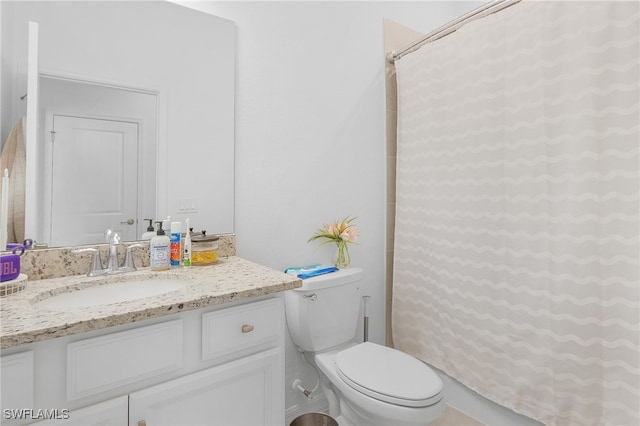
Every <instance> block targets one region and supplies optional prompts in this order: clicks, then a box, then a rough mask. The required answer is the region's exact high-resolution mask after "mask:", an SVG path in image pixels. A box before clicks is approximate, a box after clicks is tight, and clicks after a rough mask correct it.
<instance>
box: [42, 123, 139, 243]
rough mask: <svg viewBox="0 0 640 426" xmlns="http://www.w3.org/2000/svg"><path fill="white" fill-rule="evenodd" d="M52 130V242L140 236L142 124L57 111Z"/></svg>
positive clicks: (97, 241) (95, 240)
mask: <svg viewBox="0 0 640 426" xmlns="http://www.w3.org/2000/svg"><path fill="white" fill-rule="evenodd" d="M51 134H52V138H51V139H52V166H51V167H52V169H51V170H52V176H51V192H52V193H51V195H52V196H51V200H52V201H51V243H50V244H51V246H54V247H56V246H68V245H78V244H95V243H103V242H105V241H104V231H105V230H106V229H107V228H111V229H112V230H114V231H116V232H118V233H119V234H120V236H121V237H122V239H123V240H134V239H136V218H137V207H136V206H137V205H138V203H137V188H138V184H137V165H138V123H135V122H126V121H117V120H101V119H95V118H85V117H73V116H65V115H54V116H53V130H52V133H51ZM62 159H65V160H66V161H61V160H62ZM69 159H71V160H72V161H69ZM62 164H64V165H65V166H64V167H60V166H59V165H62Z"/></svg>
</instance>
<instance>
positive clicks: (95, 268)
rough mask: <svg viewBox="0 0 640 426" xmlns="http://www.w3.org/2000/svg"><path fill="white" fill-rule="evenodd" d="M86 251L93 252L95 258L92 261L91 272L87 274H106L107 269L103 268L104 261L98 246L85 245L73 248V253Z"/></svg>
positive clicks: (92, 275)
mask: <svg viewBox="0 0 640 426" xmlns="http://www.w3.org/2000/svg"><path fill="white" fill-rule="evenodd" d="M85 252H92V253H93V259H92V261H91V266H90V267H89V272H88V273H87V276H88V277H95V276H98V275H104V273H105V271H104V269H102V261H101V260H100V251H99V250H98V249H97V248H93V247H83V248H74V249H71V253H85Z"/></svg>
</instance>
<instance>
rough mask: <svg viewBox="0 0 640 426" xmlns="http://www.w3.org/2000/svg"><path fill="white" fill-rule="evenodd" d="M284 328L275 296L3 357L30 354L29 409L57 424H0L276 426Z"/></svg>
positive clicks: (280, 416) (24, 349) (280, 407)
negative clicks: (41, 412) (46, 412)
mask: <svg viewBox="0 0 640 426" xmlns="http://www.w3.org/2000/svg"><path fill="white" fill-rule="evenodd" d="M284 327H285V323H284V308H283V303H282V297H281V296H280V295H279V294H277V295H276V296H273V295H272V296H269V298H266V299H263V300H258V301H252V302H248V303H243V304H234V305H232V306H229V307H225V305H221V306H219V307H218V308H212V307H209V308H203V309H199V310H193V311H188V312H181V313H178V314H174V315H170V316H167V317H163V318H157V319H153V320H146V321H144V322H140V323H131V324H127V325H126V326H119V327H112V328H110V329H109V328H108V329H102V330H99V331H95V332H90V333H83V334H75V335H73V336H68V337H64V338H58V339H53V340H48V341H45V342H39V343H33V344H29V345H24V347H18V348H12V349H15V350H14V351H11V352H15V353H10V354H7V355H5V353H6V352H5V351H3V357H2V360H3V365H5V364H6V365H13V364H14V361H15V360H16V359H25V360H26V361H29V360H30V357H31V356H33V369H34V372H33V378H34V379H33V383H32V384H33V395H34V396H33V408H34V409H35V410H38V409H40V410H50V412H51V411H53V412H54V413H56V415H57V417H56V418H51V419H48V420H43V421H37V422H35V420H33V419H32V420H28V419H23V420H22V421H15V420H11V419H9V420H7V419H3V420H2V425H5V424H7V425H14V424H31V423H33V424H38V425H39V426H44V425H47V426H48V425H60V426H63V425H64V426H69V425H83V426H84V425H98V424H99V425H117V426H123V425H127V424H128V425H131V426H157V425H180V426H189V425H194V426H195V425H198V426H203V425H212V426H215V425H230V424H233V425H258V424H259V425H282V424H284V350H283V346H284ZM20 350H22V351H20ZM21 353H23V354H29V355H28V356H26V357H21V356H20V355H19V354H21ZM31 354H33V355H31ZM5 360H6V361H8V363H5ZM26 365H27V366H30V365H31V364H29V362H26ZM20 368H21V369H22V370H24V367H20ZM22 370H20V374H22V375H23V376H24V377H29V372H28V371H27V372H26V373H25V372H22ZM16 371H18V370H16ZM25 385H26V384H25ZM3 390H4V387H3ZM3 402H4V399H3ZM3 405H4V404H3ZM2 408H3V409H5V408H14V407H4V406H3V407H2ZM15 408H29V407H22V406H21V407H15ZM35 410H34V412H35ZM41 419H42V417H40V418H39V419H38V420H41Z"/></svg>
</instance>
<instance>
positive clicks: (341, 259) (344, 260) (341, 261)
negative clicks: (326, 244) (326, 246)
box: [333, 241, 351, 269]
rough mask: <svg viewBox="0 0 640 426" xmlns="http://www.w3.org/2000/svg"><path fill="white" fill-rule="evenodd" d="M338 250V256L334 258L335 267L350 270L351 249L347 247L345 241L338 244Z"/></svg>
mask: <svg viewBox="0 0 640 426" xmlns="http://www.w3.org/2000/svg"><path fill="white" fill-rule="evenodd" d="M336 244H337V246H338V249H337V251H336V256H335V258H334V262H333V263H334V265H335V266H336V268H338V269H345V268H348V267H349V265H350V264H351V255H350V254H349V247H347V243H346V242H344V241H339V242H337V243H336Z"/></svg>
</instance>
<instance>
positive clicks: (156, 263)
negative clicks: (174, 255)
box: [149, 222, 171, 271]
mask: <svg viewBox="0 0 640 426" xmlns="http://www.w3.org/2000/svg"><path fill="white" fill-rule="evenodd" d="M156 223H157V224H158V231H157V233H156V236H155V237H153V238H151V241H150V243H149V251H150V256H151V259H150V265H151V270H152V271H164V270H167V269H169V268H170V267H171V251H170V240H169V237H168V236H166V235H165V232H164V229H162V222H156Z"/></svg>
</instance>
